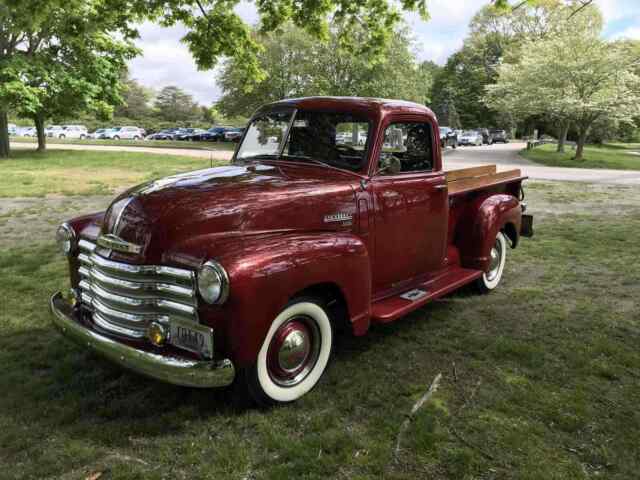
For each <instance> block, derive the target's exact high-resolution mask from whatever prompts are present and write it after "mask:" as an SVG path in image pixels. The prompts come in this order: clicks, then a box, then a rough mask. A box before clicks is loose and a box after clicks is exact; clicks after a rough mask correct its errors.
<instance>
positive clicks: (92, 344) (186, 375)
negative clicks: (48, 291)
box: [50, 292, 235, 388]
mask: <svg viewBox="0 0 640 480" xmlns="http://www.w3.org/2000/svg"><path fill="white" fill-rule="evenodd" d="M50 308H51V311H52V313H53V324H54V325H55V326H56V328H58V329H59V330H60V331H61V332H62V334H63V335H64V336H66V337H67V338H69V339H70V340H72V341H74V342H76V343H77V344H79V345H81V346H83V347H84V346H86V347H89V348H90V349H91V350H93V351H94V352H96V353H99V354H100V355H102V356H103V357H105V358H107V359H109V360H111V361H112V362H114V363H117V364H119V365H121V366H122V367H124V368H128V369H130V370H133V371H134V372H137V373H140V374H142V375H146V376H148V377H151V378H155V379H157V380H161V381H164V382H168V383H172V384H174V385H182V386H186V387H197V388H212V387H224V386H227V385H230V384H231V383H232V382H233V379H234V377H235V368H234V366H233V363H232V362H231V360H229V359H224V360H221V361H208V360H207V361H203V360H191V359H187V358H184V357H177V356H165V355H158V354H156V353H151V352H146V351H143V350H138V349H135V348H133V347H130V346H128V345H124V344H122V343H118V342H116V341H114V340H112V339H111V338H109V337H106V336H104V335H101V334H99V333H97V332H94V331H93V330H90V329H88V328H86V327H84V326H82V325H80V324H79V323H78V322H77V321H76V320H75V319H74V318H73V313H72V310H71V307H70V306H69V304H68V303H66V302H65V301H64V299H63V298H62V294H61V293H60V292H58V293H56V294H54V295H53V296H52V297H51V300H50Z"/></svg>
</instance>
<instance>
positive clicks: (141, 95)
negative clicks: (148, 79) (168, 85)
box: [114, 75, 154, 119]
mask: <svg viewBox="0 0 640 480" xmlns="http://www.w3.org/2000/svg"><path fill="white" fill-rule="evenodd" d="M122 83H123V91H122V104H121V105H119V106H118V107H116V109H115V111H114V115H115V116H117V117H127V118H133V119H141V118H145V117H149V116H150V115H152V113H153V110H152V109H151V107H150V106H149V102H150V101H151V99H152V98H153V95H154V93H153V90H151V89H150V88H147V87H145V86H143V85H140V84H139V83H138V82H137V81H136V80H134V79H132V78H129V77H128V75H125V76H124V80H123V81H122Z"/></svg>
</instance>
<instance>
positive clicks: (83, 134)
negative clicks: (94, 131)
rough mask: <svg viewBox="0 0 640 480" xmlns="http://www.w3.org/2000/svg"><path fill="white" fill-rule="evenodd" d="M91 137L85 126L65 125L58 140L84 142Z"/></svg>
mask: <svg viewBox="0 0 640 480" xmlns="http://www.w3.org/2000/svg"><path fill="white" fill-rule="evenodd" d="M88 135H89V131H88V130H87V127H85V126H84V125H65V126H63V127H62V131H61V132H59V133H58V138H79V139H80V140H84V139H85V138H87V137H88Z"/></svg>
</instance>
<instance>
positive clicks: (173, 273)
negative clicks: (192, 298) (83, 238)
mask: <svg viewBox="0 0 640 480" xmlns="http://www.w3.org/2000/svg"><path fill="white" fill-rule="evenodd" d="M89 258H90V260H91V261H92V262H93V263H95V264H96V265H98V266H99V267H102V268H106V269H108V270H113V271H115V272H123V273H132V274H139V275H149V274H151V275H167V276H169V277H173V278H176V279H178V280H185V281H192V280H193V276H194V275H193V272H192V271H191V270H183V269H181V268H174V267H165V266H164V265H132V264H129V263H120V262H114V261H112V260H107V259H106V258H103V257H101V256H99V255H96V254H95V253H94V254H92V255H91V257H89Z"/></svg>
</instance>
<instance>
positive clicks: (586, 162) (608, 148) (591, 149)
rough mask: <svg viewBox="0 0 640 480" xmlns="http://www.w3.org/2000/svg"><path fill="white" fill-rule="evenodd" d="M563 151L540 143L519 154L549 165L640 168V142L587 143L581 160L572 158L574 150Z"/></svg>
mask: <svg viewBox="0 0 640 480" xmlns="http://www.w3.org/2000/svg"><path fill="white" fill-rule="evenodd" d="M565 150H566V151H565V153H557V152H556V145H555V144H547V145H542V146H540V147H536V148H534V149H532V150H522V151H521V152H520V155H522V156H523V157H524V158H526V159H528V160H531V161H533V162H536V163H541V164H542V165H547V166H549V167H573V168H610V169H614V170H640V154H639V155H635V154H633V153H631V152H640V144H637V143H627V144H625V143H616V144H605V145H603V146H598V145H587V146H585V148H584V154H583V160H582V161H576V160H572V157H573V156H574V155H575V151H574V150H572V149H571V147H570V146H567V147H565Z"/></svg>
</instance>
